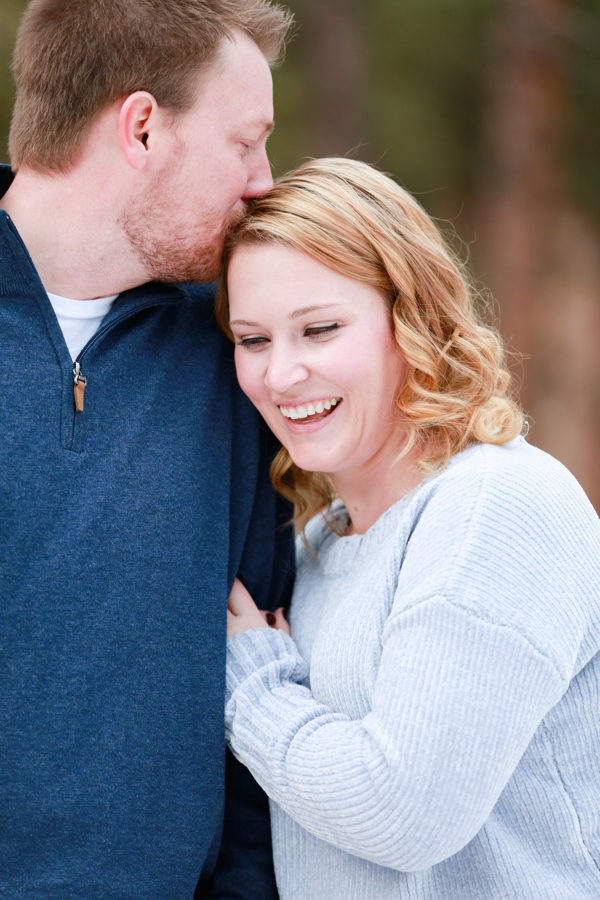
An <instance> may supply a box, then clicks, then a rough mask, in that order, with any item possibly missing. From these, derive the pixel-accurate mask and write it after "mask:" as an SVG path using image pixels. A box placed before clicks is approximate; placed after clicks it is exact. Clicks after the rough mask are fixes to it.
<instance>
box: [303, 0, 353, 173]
mask: <svg viewBox="0 0 600 900" xmlns="http://www.w3.org/2000/svg"><path fill="white" fill-rule="evenodd" d="M301 5H302V10H301V14H300V16H299V18H300V19H301V21H303V22H304V24H305V30H304V31H303V35H302V37H303V42H304V45H305V52H306V53H307V54H308V55H309V66H308V71H309V72H310V73H311V80H312V92H311V93H312V97H313V106H312V113H311V116H310V118H311V129H312V132H313V135H312V137H313V141H312V142H311V145H312V146H314V155H315V156H331V155H340V156H343V155H352V153H351V151H353V150H356V149H357V148H359V147H360V145H361V144H364V143H365V142H366V141H367V140H368V137H369V135H368V122H367V87H366V56H367V46H366V42H365V41H364V35H365V31H364V28H365V25H364V22H363V18H362V13H363V12H364V4H363V3H361V0H304V2H303V3H302V4H301ZM357 155H360V153H358V154H357Z"/></svg>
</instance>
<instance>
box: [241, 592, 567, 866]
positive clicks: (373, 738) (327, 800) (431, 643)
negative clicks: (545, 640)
mask: <svg viewBox="0 0 600 900" xmlns="http://www.w3.org/2000/svg"><path fill="white" fill-rule="evenodd" d="M228 644H229V649H228V675H227V678H228V691H229V699H228V702H227V709H226V729H227V736H228V740H229V742H230V745H231V747H232V749H233V752H234V753H235V754H236V756H238V758H239V759H240V760H241V761H242V762H243V763H244V764H245V765H247V766H248V767H249V768H250V770H251V771H252V773H253V774H254V776H255V778H256V779H257V781H258V782H259V783H260V784H261V785H262V786H263V788H264V789H265V791H266V792H267V793H268V794H269V796H270V797H272V798H273V799H274V800H275V801H276V802H277V803H278V804H279V805H280V806H281V807H282V808H283V809H284V810H285V811H286V812H287V813H288V814H289V815H290V816H292V817H293V818H294V819H295V820H296V821H298V822H299V823H300V824H301V825H302V826H303V827H304V828H306V829H307V830H308V831H310V832H312V833H313V834H315V835H316V836H317V837H319V838H321V839H323V840H325V841H328V842H330V843H332V844H334V845H335V846H337V847H340V848H341V849H343V850H345V851H347V852H349V853H353V854H355V855H357V856H360V857H362V858H365V859H369V860H371V861H373V862H375V863H378V864H380V865H384V866H389V867H392V868H395V869H398V870H400V871H416V870H419V869H423V868H427V867H429V866H431V865H434V864H435V863H438V862H440V861H442V860H444V859H446V858H447V857H449V856H451V855H453V854H454V853H456V852H457V851H458V850H460V849H461V848H462V847H464V846H465V845H466V844H467V843H468V842H469V841H470V840H471V839H472V838H473V837H474V836H475V835H476V834H477V832H478V831H479V829H480V828H481V826H482V825H483V823H484V822H485V820H486V818H487V817H488V815H489V814H490V812H491V810H492V808H493V806H494V804H495V803H496V801H497V799H498V797H499V795H500V793H501V791H502V789H503V788H504V786H505V784H506V782H507V781H508V779H509V778H510V775H511V773H512V772H513V770H514V768H515V766H516V765H517V763H518V761H519V759H520V757H521V755H522V754H523V752H524V751H525V749H526V747H527V745H528V743H529V741H530V740H531V737H532V735H533V733H534V732H535V730H536V728H537V727H538V725H539V723H540V721H541V719H542V717H543V716H544V714H545V713H546V712H547V711H548V709H549V708H551V707H552V706H553V705H554V704H555V703H556V702H557V701H558V699H559V698H560V696H561V694H562V692H563V690H564V688H565V684H564V680H563V679H562V678H561V677H560V676H559V674H558V672H557V671H556V668H555V666H554V665H553V664H552V662H551V661H549V660H548V659H547V658H546V657H544V656H543V655H541V654H540V653H539V652H538V651H537V650H535V649H534V648H533V647H532V646H531V645H530V644H529V643H528V642H527V640H526V639H525V638H523V637H522V636H521V635H519V634H517V633H515V632H514V631H513V630H511V629H510V628H507V627H503V626H499V625H497V624H494V623H490V622H487V621H485V620H483V619H481V618H478V617H477V616H475V615H473V614H472V613H471V612H466V611H464V610H463V609H461V608H459V607H457V606H456V605H455V604H453V603H452V602H450V601H448V600H447V599H445V598H444V597H430V598H428V599H427V600H424V601H423V602H421V603H419V604H418V605H416V606H414V607H412V608H411V609H410V610H408V611H407V612H401V613H399V614H398V615H393V616H392V617H391V618H390V620H388V623H387V626H386V630H385V635H384V647H383V654H382V658H381V666H380V669H379V674H378V678H377V683H376V687H375V692H374V696H373V705H372V710H371V712H370V713H369V715H367V716H366V717H365V718H364V719H363V720H362V721H353V720H351V719H349V718H348V717H346V716H344V715H341V714H340V713H335V712H333V711H332V710H331V709H328V708H327V707H326V706H324V705H322V704H320V703H318V702H317V701H316V700H315V699H314V698H313V696H312V695H311V693H310V691H309V690H308V689H307V688H305V687H302V686H300V685H299V684H298V683H297V682H298V681H300V680H301V679H302V678H303V677H304V676H305V675H306V666H305V664H304V662H303V660H302V659H301V658H300V656H299V655H298V653H297V650H296V648H295V645H294V643H293V641H292V640H291V639H289V638H288V637H287V636H284V635H283V634H281V633H278V632H276V631H273V630H272V629H269V628H265V629H260V630H254V631H249V632H246V633H245V634H239V635H238V636H236V637H234V638H231V639H230V640H229V641H228Z"/></svg>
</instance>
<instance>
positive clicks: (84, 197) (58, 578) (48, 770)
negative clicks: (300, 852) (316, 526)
mask: <svg viewBox="0 0 600 900" xmlns="http://www.w3.org/2000/svg"><path fill="white" fill-rule="evenodd" d="M289 20H290V17H289V15H288V14H287V13H285V12H283V11H282V10H281V9H278V8H277V7H274V6H271V5H269V3H268V2H267V0H32V2H31V3H30V5H29V7H28V9H27V11H26V13H25V17H24V19H23V22H22V24H21V28H20V31H19V35H18V39H17V45H16V50H15V57H14V64H13V69H14V74H15V82H16V90H17V93H16V105H15V111H14V118H13V123H12V130H11V138H10V151H11V162H12V173H11V171H10V170H9V169H8V167H3V170H2V172H1V173H0V178H1V180H2V185H1V188H2V191H1V192H2V193H3V194H4V197H3V200H2V202H1V206H2V207H3V209H2V210H0V346H1V353H0V380H1V383H2V388H1V390H0V428H1V434H2V443H1V445H0V464H1V478H0V586H1V591H0V596H1V600H2V606H1V612H0V617H1V630H0V640H1V642H2V643H1V646H2V656H1V660H2V662H1V667H0V673H1V674H0V744H1V760H2V764H1V766H0V798H1V799H0V804H1V808H2V817H1V820H0V895H1V896H6V897H7V898H8V897H11V898H12V897H17V896H18V897H22V898H24V900H29V898H31V900H33V898H36V900H40V898H44V900H74V898H85V900H142V898H144V900H185V898H191V897H192V896H193V895H194V891H195V889H196V884H197V883H198V887H197V889H196V897H209V896H210V897H221V898H226V897H227V898H229V897H233V896H235V897H239V898H257V900H258V898H260V900H269V898H271V897H274V896H275V895H276V892H275V887H274V880H273V873H272V863H271V860H270V851H269V846H268V840H269V828H268V810H267V807H266V798H264V795H262V793H261V792H260V791H259V789H258V787H257V786H256V784H255V783H254V782H252V781H251V780H250V779H249V776H248V775H247V773H246V772H245V770H242V769H241V767H239V766H238V764H237V763H235V762H234V765H232V767H231V769H230V770H228V776H227V777H228V791H229V793H228V804H227V808H226V809H224V799H223V780H224V779H223V774H224V761H225V752H224V746H223V693H224V690H223V689H224V655H225V628H226V603H227V596H228V592H229V589H230V586H231V584H232V582H233V579H234V577H235V575H236V574H237V573H238V572H239V573H240V578H241V579H242V581H243V582H244V583H245V584H246V585H247V587H248V588H249V589H250V590H251V591H252V593H253V595H254V596H256V597H257V598H258V600H259V603H260V605H262V606H264V607H265V608H271V609H272V608H274V607H276V606H280V605H281V604H282V603H283V602H285V597H286V596H287V593H288V591H289V583H290V578H291V571H292V563H291V558H292V557H291V547H292V542H291V539H290V537H289V532H288V531H287V530H285V531H282V530H281V528H279V529H278V528H277V527H276V524H277V521H278V522H279V524H281V522H282V521H285V519H282V515H281V513H282V510H281V509H279V507H278V504H277V502H276V500H275V495H274V494H273V492H272V491H271V488H270V485H269V483H268V477H267V467H268V462H269V458H270V457H269V454H270V452H271V449H270V446H269V436H268V435H267V434H266V433H265V432H264V431H261V427H260V425H259V422H258V419H257V416H256V414H255V412H254V410H253V408H252V407H251V406H250V404H249V403H248V401H247V400H246V399H245V398H244V397H243V396H242V395H241V393H240V391H239V388H238V387H237V384H236V382H235V374H234V368H233V362H232V353H231V348H230V345H229V344H228V342H227V341H226V340H225V339H224V338H222V336H221V335H220V333H219V332H218V331H217V329H216V326H215V323H214V318H213V314H212V291H211V289H210V288H208V287H201V286H196V287H194V286H191V284H190V283H191V282H207V281H210V280H211V279H213V278H214V276H215V274H216V272H217V268H218V260H219V255H220V252H221V247H222V242H223V234H224V231H225V229H226V228H227V226H228V224H229V223H230V222H231V221H232V219H234V218H235V217H236V216H238V215H239V214H240V212H241V211H242V210H243V209H244V207H245V205H246V203H247V201H249V200H250V199H251V198H252V197H255V196H258V195H260V194H262V193H264V192H265V191H266V190H268V188H269V187H270V185H271V175H270V170H269V164H268V160H267V157H266V152H265V142H266V139H267V136H268V134H269V132H270V130H271V128H272V119H273V111H272V85H271V75H270V70H269V63H272V62H273V61H274V60H275V59H277V57H278V56H279V55H280V54H281V50H282V47H283V42H284V38H285V34H286V31H287V28H288V26H289ZM14 173H16V174H14ZM179 282H185V283H186V285H183V286H182V285H181V284H179V285H178V286H176V284H175V283H179ZM236 766H237V768H236ZM223 823H224V824H223ZM222 833H223V841H222V842H221V834H222ZM219 847H220V852H219Z"/></svg>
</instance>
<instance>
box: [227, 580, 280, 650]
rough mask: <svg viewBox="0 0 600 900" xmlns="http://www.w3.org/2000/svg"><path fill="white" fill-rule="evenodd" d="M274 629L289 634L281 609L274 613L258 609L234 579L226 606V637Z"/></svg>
mask: <svg viewBox="0 0 600 900" xmlns="http://www.w3.org/2000/svg"><path fill="white" fill-rule="evenodd" d="M269 627H270V628H276V629H279V630H280V631H285V633H286V634H290V626H289V625H288V623H287V622H286V620H285V615H284V613H283V607H280V608H279V609H276V610H275V612H274V613H272V612H266V610H264V609H258V607H257V605H256V603H255V602H254V600H253V599H252V597H251V596H250V594H249V593H248V591H247V590H246V588H245V587H244V585H243V584H242V582H241V581H240V580H239V579H238V578H236V579H235V581H234V582H233V587H232V589H231V594H230V595H229V603H228V605H227V637H233V635H234V634H241V633H242V631H250V630H251V629H252V628H269Z"/></svg>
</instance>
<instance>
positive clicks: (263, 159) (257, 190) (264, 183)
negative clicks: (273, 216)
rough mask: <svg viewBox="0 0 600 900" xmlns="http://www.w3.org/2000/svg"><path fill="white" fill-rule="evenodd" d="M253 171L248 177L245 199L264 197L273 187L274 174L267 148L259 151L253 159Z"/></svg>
mask: <svg viewBox="0 0 600 900" xmlns="http://www.w3.org/2000/svg"><path fill="white" fill-rule="evenodd" d="M253 163H254V164H253V166H252V171H251V172H250V177H249V178H248V184H247V185H246V191H245V193H244V196H243V198H242V199H243V200H252V198H253V197H262V195H263V194H266V193H267V191H270V190H271V188H272V187H273V175H272V173H271V163H270V162H269V157H268V156H267V151H266V149H264V148H263V149H262V150H260V151H257V154H256V156H255V158H254V160H253Z"/></svg>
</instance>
